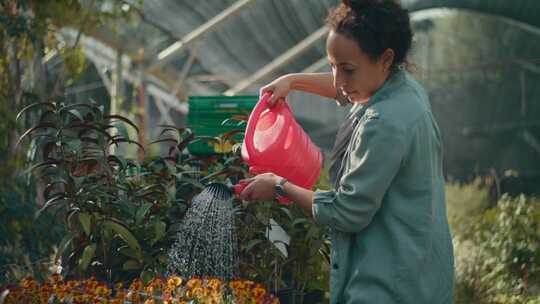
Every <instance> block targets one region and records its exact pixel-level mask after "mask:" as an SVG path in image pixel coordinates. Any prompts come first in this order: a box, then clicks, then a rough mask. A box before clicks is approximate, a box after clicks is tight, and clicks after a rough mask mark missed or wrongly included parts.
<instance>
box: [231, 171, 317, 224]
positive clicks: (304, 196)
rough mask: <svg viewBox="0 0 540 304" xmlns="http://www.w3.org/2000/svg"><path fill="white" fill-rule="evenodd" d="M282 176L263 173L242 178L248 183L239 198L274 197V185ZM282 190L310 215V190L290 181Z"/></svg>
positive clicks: (262, 199)
mask: <svg viewBox="0 0 540 304" xmlns="http://www.w3.org/2000/svg"><path fill="white" fill-rule="evenodd" d="M281 180H282V177H280V176H277V175H275V174H273V173H263V174H259V175H257V176H254V177H252V178H248V179H245V180H242V182H244V183H248V185H247V186H246V188H245V189H244V190H243V191H242V193H241V194H240V197H239V198H240V199H241V200H245V201H264V200H270V199H273V198H275V197H276V192H275V190H274V189H275V188H274V187H275V186H276V185H277V184H279V182H280V181H281ZM283 190H284V191H285V194H286V196H287V198H288V199H290V200H291V201H293V202H295V203H296V204H298V205H299V206H300V207H301V208H302V209H303V210H305V211H306V213H307V214H309V215H310V216H312V214H313V213H312V207H313V195H314V192H313V191H311V190H307V189H304V188H302V187H299V186H297V185H294V184H293V183H291V182H288V183H286V184H285V185H283Z"/></svg>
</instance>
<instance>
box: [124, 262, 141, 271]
mask: <svg viewBox="0 0 540 304" xmlns="http://www.w3.org/2000/svg"><path fill="white" fill-rule="evenodd" d="M141 266H142V265H141V264H139V261H137V260H127V261H126V262H125V263H124V265H122V270H137V269H140V268H141Z"/></svg>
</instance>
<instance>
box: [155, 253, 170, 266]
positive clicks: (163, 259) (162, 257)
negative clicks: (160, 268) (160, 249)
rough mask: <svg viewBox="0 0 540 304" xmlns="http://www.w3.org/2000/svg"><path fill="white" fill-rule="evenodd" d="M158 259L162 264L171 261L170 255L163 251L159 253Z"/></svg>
mask: <svg viewBox="0 0 540 304" xmlns="http://www.w3.org/2000/svg"><path fill="white" fill-rule="evenodd" d="M157 260H158V261H159V262H160V263H161V264H163V265H167V262H168V261H169V256H168V255H167V254H165V253H162V254H160V255H158V257H157Z"/></svg>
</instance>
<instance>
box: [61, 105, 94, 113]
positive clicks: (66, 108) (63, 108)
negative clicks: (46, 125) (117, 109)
mask: <svg viewBox="0 0 540 304" xmlns="http://www.w3.org/2000/svg"><path fill="white" fill-rule="evenodd" d="M77 108H88V109H90V110H92V111H93V112H97V113H101V110H100V109H99V107H98V106H96V105H93V104H89V103H82V102H81V103H74V104H70V105H67V106H65V107H62V108H61V109H60V110H59V111H58V112H59V113H62V112H66V111H68V112H69V111H70V110H72V109H77Z"/></svg>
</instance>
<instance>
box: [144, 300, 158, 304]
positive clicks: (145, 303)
mask: <svg viewBox="0 0 540 304" xmlns="http://www.w3.org/2000/svg"><path fill="white" fill-rule="evenodd" d="M155 303H156V301H155V300H154V299H148V300H146V301H144V304H155Z"/></svg>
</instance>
